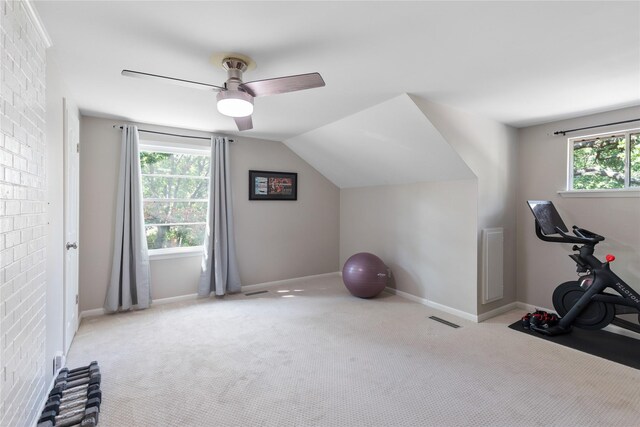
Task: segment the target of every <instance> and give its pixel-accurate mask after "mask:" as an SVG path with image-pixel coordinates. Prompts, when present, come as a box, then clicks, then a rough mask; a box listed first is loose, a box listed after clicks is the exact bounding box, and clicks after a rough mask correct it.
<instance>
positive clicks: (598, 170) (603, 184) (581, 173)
mask: <svg viewBox="0 0 640 427" xmlns="http://www.w3.org/2000/svg"><path fill="white" fill-rule="evenodd" d="M569 142H570V147H571V153H572V164H571V182H572V187H571V189H572V190H602V189H624V188H632V187H636V188H637V187H640V133H639V132H635V133H634V132H627V133H620V134H615V135H607V136H600V137H594V138H588V139H571V140H570V141H569Z"/></svg>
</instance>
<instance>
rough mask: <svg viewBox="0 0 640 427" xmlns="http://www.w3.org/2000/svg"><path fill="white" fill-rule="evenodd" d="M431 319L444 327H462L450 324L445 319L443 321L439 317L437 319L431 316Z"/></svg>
mask: <svg viewBox="0 0 640 427" xmlns="http://www.w3.org/2000/svg"><path fill="white" fill-rule="evenodd" d="M429 319H432V320H435V321H436V322H440V323H442V324H444V325H447V326H451V327H452V328H459V327H460V325H456V324H455V323H451V322H448V321H446V320H444V319H441V318H439V317H436V316H429Z"/></svg>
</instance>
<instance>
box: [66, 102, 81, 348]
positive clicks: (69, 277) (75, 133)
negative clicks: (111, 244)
mask: <svg viewBox="0 0 640 427" xmlns="http://www.w3.org/2000/svg"><path fill="white" fill-rule="evenodd" d="M78 116H79V113H78V108H77V107H76V106H75V105H74V104H73V103H72V102H70V101H69V100H68V99H65V100H64V237H65V257H64V352H65V353H67V352H68V351H69V347H70V346H71V341H72V340H73V337H74V335H75V334H76V331H77V330H78V249H79V248H78V212H79V209H80V206H79V197H78V195H79V192H80V189H79V182H80V180H79V172H80V153H79V152H80V120H79V118H78Z"/></svg>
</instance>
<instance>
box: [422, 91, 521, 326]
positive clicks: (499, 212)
mask: <svg viewBox="0 0 640 427" xmlns="http://www.w3.org/2000/svg"><path fill="white" fill-rule="evenodd" d="M414 101H415V102H416V104H417V105H418V106H419V107H420V108H421V109H422V111H423V112H424V114H425V115H426V116H427V117H428V118H429V120H430V121H431V123H433V124H434V125H435V127H436V128H437V129H438V130H439V131H440V133H442V135H443V136H444V137H445V139H446V140H447V142H449V144H451V145H452V146H453V148H454V149H455V150H456V151H457V152H458V154H459V155H460V157H462V159H463V160H464V161H465V162H466V163H467V166H469V167H470V168H471V170H472V171H473V173H475V175H476V176H477V178H478V191H477V197H478V202H477V203H478V209H477V212H478V219H477V224H478V227H477V230H476V247H477V260H478V267H477V280H476V282H477V287H478V288H477V292H476V294H477V304H476V305H477V314H482V313H486V312H488V311H490V310H493V309H496V308H499V307H500V306H502V305H505V304H508V303H510V302H514V301H516V213H515V206H516V197H515V196H516V183H517V181H518V179H519V176H520V172H519V171H518V165H517V149H518V144H517V136H518V134H517V131H516V129H514V128H512V127H510V126H506V125H503V124H501V123H498V122H496V121H494V120H490V119H486V118H484V117H480V116H476V115H473V114H470V113H467V112H464V111H461V110H457V109H454V108H451V107H448V106H445V105H441V104H435V103H432V102H429V101H426V100H424V99H420V98H415V97H414ZM469 197H473V195H472V194H469ZM492 227H502V228H504V271H503V278H504V297H503V298H502V299H500V300H498V301H494V302H491V303H488V304H482V290H481V280H480V277H481V273H482V272H481V270H480V269H481V256H482V252H481V246H480V245H481V232H482V230H483V229H485V228H492Z"/></svg>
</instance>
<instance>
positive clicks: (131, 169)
mask: <svg viewBox="0 0 640 427" xmlns="http://www.w3.org/2000/svg"><path fill="white" fill-rule="evenodd" d="M119 176H120V178H119V181H118V198H117V201H116V228H115V238H114V248H113V261H112V262H113V264H112V267H111V280H110V281H109V287H108V289H107V296H106V298H105V300H104V309H105V310H106V311H107V312H116V311H124V310H130V309H132V308H136V309H142V308H148V307H149V304H150V303H151V288H150V286H149V254H148V251H147V237H146V235H145V230H144V217H143V211H142V182H141V176H140V154H139V151H138V128H137V127H136V126H131V125H124V126H123V127H122V147H121V153H120V175H119Z"/></svg>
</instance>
